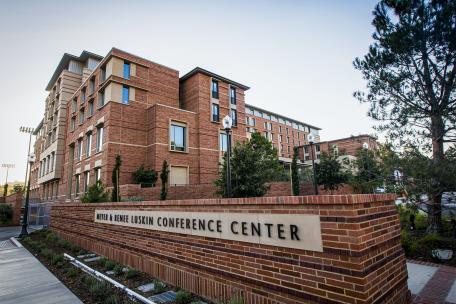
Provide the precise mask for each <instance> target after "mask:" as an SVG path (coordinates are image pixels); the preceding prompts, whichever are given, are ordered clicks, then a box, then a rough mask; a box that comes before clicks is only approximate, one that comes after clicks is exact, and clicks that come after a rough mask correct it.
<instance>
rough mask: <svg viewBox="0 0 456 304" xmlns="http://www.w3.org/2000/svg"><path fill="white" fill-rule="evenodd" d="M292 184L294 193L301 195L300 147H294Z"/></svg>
mask: <svg viewBox="0 0 456 304" xmlns="http://www.w3.org/2000/svg"><path fill="white" fill-rule="evenodd" d="M291 184H292V187H293V195H299V174H298V147H294V149H293V161H292V162H291Z"/></svg>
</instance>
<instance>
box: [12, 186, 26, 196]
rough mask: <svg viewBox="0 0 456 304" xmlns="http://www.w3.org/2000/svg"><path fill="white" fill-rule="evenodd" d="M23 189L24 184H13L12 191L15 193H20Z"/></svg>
mask: <svg viewBox="0 0 456 304" xmlns="http://www.w3.org/2000/svg"><path fill="white" fill-rule="evenodd" d="M23 191H24V186H22V185H21V184H14V186H13V193H14V194H16V193H20V192H23Z"/></svg>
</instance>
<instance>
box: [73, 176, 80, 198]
mask: <svg viewBox="0 0 456 304" xmlns="http://www.w3.org/2000/svg"><path fill="white" fill-rule="evenodd" d="M80 183H81V175H80V174H76V175H75V176H74V193H75V196H76V197H78V196H79V185H80Z"/></svg>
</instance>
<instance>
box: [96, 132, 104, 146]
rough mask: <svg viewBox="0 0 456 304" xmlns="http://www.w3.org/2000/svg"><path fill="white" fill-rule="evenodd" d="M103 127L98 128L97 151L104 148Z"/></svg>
mask: <svg viewBox="0 0 456 304" xmlns="http://www.w3.org/2000/svg"><path fill="white" fill-rule="evenodd" d="M103 132H104V130H103V127H98V128H97V152H100V151H101V150H102V149H103Z"/></svg>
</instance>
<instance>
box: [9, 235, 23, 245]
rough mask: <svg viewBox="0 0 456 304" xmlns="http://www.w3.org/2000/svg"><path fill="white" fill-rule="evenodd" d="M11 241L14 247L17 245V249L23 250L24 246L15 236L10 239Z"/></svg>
mask: <svg viewBox="0 0 456 304" xmlns="http://www.w3.org/2000/svg"><path fill="white" fill-rule="evenodd" d="M10 241H11V242H13V243H14V245H16V247H19V248H22V247H23V246H22V244H21V243H19V241H18V240H17V239H16V238H15V237H14V236H13V237H10Z"/></svg>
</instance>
